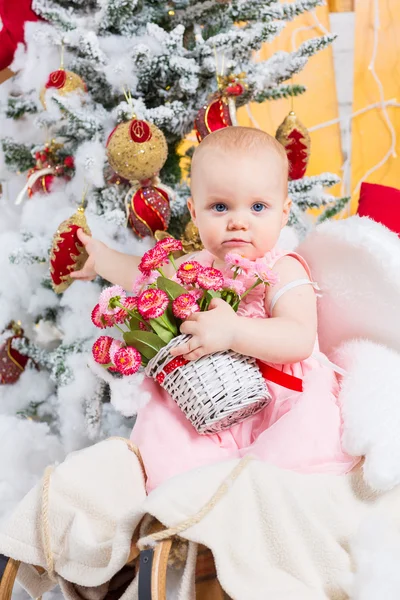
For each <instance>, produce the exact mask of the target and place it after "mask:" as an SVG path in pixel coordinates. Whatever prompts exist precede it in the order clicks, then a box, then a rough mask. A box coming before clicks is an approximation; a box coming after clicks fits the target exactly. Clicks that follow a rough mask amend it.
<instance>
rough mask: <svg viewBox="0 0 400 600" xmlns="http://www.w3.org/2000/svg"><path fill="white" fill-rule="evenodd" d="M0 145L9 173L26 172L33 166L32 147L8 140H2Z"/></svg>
mask: <svg viewBox="0 0 400 600" xmlns="http://www.w3.org/2000/svg"><path fill="white" fill-rule="evenodd" d="M1 145H2V148H3V152H4V159H5V163H6V165H7V167H8V168H9V169H10V171H14V172H17V171H28V169H31V168H32V167H33V166H34V165H35V159H34V158H33V156H32V153H31V150H32V147H33V146H32V145H30V146H28V145H26V144H18V143H17V142H14V141H13V140H11V139H10V138H3V139H2V140H1Z"/></svg>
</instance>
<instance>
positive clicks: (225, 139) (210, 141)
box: [191, 126, 289, 188]
mask: <svg viewBox="0 0 400 600" xmlns="http://www.w3.org/2000/svg"><path fill="white" fill-rule="evenodd" d="M214 148H221V149H223V150H227V151H232V150H233V151H237V150H246V151H249V152H251V151H254V150H255V151H257V150H260V149H263V148H264V149H266V150H272V151H273V152H275V153H276V154H277V155H278V156H279V158H280V159H281V161H282V168H283V172H284V177H285V186H286V188H287V179H288V171H289V163H288V158H287V155H286V151H285V149H284V147H283V146H282V144H280V143H279V142H278V141H277V140H276V139H275V138H274V137H272V135H269V133H267V132H266V131H262V130H261V129H255V128H254V127H240V126H230V127H225V128H224V129H218V130H217V131H214V132H213V133H210V134H209V135H207V137H205V138H204V140H203V141H202V142H201V143H200V144H199V145H198V146H197V148H196V150H195V151H194V154H193V158H192V165H191V173H192V178H193V173H194V171H195V169H196V164H197V163H198V161H199V158H200V157H201V156H202V154H204V152H206V151H207V150H212V149H214Z"/></svg>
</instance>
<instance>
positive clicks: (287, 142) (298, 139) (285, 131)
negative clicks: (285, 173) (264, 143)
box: [275, 110, 311, 180]
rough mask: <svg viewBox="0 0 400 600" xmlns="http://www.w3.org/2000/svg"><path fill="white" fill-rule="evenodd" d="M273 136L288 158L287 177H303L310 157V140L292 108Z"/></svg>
mask: <svg viewBox="0 0 400 600" xmlns="http://www.w3.org/2000/svg"><path fill="white" fill-rule="evenodd" d="M275 137H276V139H277V140H278V142H280V143H281V144H282V146H283V147H284V148H285V150H286V154H287V157H288V160H289V179H291V180H293V179H301V178H302V177H304V175H305V172H306V170H307V165H308V160H309V157H310V146H311V140H310V134H309V133H308V131H307V129H306V127H305V126H304V125H303V124H302V123H301V121H300V120H299V119H298V118H297V115H296V113H295V112H294V111H293V110H291V111H290V113H289V114H288V116H287V117H286V118H285V119H284V121H283V122H282V123H281V125H279V127H278V129H277V132H276V135H275Z"/></svg>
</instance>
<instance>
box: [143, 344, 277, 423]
mask: <svg viewBox="0 0 400 600" xmlns="http://www.w3.org/2000/svg"><path fill="white" fill-rule="evenodd" d="M189 338H190V336H188V335H180V336H178V337H176V338H174V339H173V340H171V342H170V343H169V344H168V345H167V346H165V347H164V348H162V349H161V350H160V351H159V352H158V354H157V355H156V356H155V357H154V358H152V359H151V360H150V362H149V364H148V365H147V367H146V375H148V376H149V377H153V379H156V380H157V381H159V383H160V384H161V386H162V387H163V388H164V389H165V390H166V391H167V392H168V393H169V394H170V395H171V397H172V398H173V399H174V400H175V402H176V403H177V404H178V406H179V408H180V409H181V410H182V411H183V412H184V414H185V416H186V418H187V419H188V420H189V421H190V422H191V424H192V425H193V427H194V428H195V429H196V431H197V432H198V433H216V432H218V431H221V430H223V429H228V428H229V427H231V426H232V425H235V424H236V423H240V422H241V421H244V419H247V417H250V416H251V415H254V414H255V413H257V412H258V411H260V410H261V409H262V408H264V407H265V406H266V405H267V404H268V403H269V402H270V400H271V396H270V393H269V391H268V388H267V385H266V383H265V380H264V379H263V377H262V375H261V373H260V370H259V368H258V366H257V364H256V360H255V359H254V358H250V357H248V356H243V355H242V354H238V353H237V352H232V351H231V350H227V351H225V352H216V353H214V354H210V355H208V356H204V357H203V358H199V359H198V360H194V361H191V362H189V363H188V364H186V365H183V366H180V367H178V368H176V369H174V370H173V371H172V372H171V373H166V372H165V371H164V367H165V366H166V365H168V364H169V363H170V362H171V361H172V360H173V357H172V356H171V354H170V353H169V352H170V350H171V348H173V347H174V346H177V345H178V344H182V343H183V342H185V341H186V340H188V339H189ZM167 371H168V369H167ZM160 379H163V381H162V382H161V381H160Z"/></svg>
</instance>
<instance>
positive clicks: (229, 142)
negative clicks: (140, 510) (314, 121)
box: [72, 127, 359, 490]
mask: <svg viewBox="0 0 400 600" xmlns="http://www.w3.org/2000/svg"><path fill="white" fill-rule="evenodd" d="M287 187H288V163H287V157H286V153H285V151H284V149H283V147H282V146H281V145H280V144H279V143H278V142H277V141H276V140H275V139H274V138H273V137H271V136H270V135H268V134H267V133H265V132H263V131H260V130H257V129H251V128H247V127H227V128H225V129H221V130H219V131H217V132H215V133H212V134H210V135H208V136H207V137H206V138H205V139H204V140H203V141H202V142H201V144H200V145H199V146H198V148H197V149H196V151H195V153H194V156H193V161H192V171H191V193H192V197H191V198H189V200H188V207H189V210H190V213H191V216H192V219H193V221H194V223H195V224H196V225H197V227H198V230H199V234H200V238H201V240H202V243H203V245H204V248H205V249H204V250H203V251H201V252H198V253H196V254H193V255H191V256H190V258H188V257H182V258H181V259H180V260H178V261H177V263H178V265H179V264H180V263H182V262H185V261H187V260H191V259H195V260H196V261H198V262H199V263H200V264H202V265H204V266H214V267H216V268H218V269H220V270H221V271H223V272H224V273H225V274H226V275H229V272H228V271H227V267H226V265H225V261H224V259H225V256H226V254H228V253H231V252H234V253H237V254H240V255H241V256H243V257H245V258H247V259H250V260H252V261H254V260H256V259H260V258H263V260H265V264H266V266H268V267H269V268H271V269H272V270H273V271H274V272H275V273H276V275H277V276H278V283H277V284H276V285H275V286H273V287H266V286H258V287H256V288H254V290H253V291H252V292H251V293H249V294H248V295H247V296H246V297H245V298H244V299H243V301H242V302H241V304H240V306H239V310H238V312H237V313H235V312H234V310H233V309H232V308H231V307H230V306H229V305H228V304H227V303H226V302H224V301H223V300H220V299H214V300H213V301H212V303H211V305H210V310H209V311H207V312H198V313H194V314H193V315H191V316H190V317H189V318H188V319H187V320H186V321H185V322H184V323H183V324H182V326H181V332H182V333H185V334H190V335H191V338H190V340H189V341H188V342H187V343H185V344H181V345H180V346H178V347H176V348H174V349H173V350H172V351H171V354H173V355H174V356H177V355H183V356H184V357H185V358H186V359H188V360H195V359H198V358H200V357H201V356H204V355H206V354H210V353H212V352H218V351H222V350H227V349H231V350H234V351H236V352H239V353H241V354H244V355H248V356H252V357H255V358H257V359H259V360H260V361H262V362H263V363H265V364H266V365H268V366H269V367H270V369H269V371H267V373H269V376H268V375H267V378H268V379H269V380H268V381H267V384H268V388H269V391H270V393H271V396H272V400H271V402H270V404H269V405H268V406H267V407H266V408H264V409H263V410H262V411H261V412H259V413H257V414H256V415H253V416H252V417H249V418H248V419H247V420H245V421H244V422H242V423H239V424H237V425H234V426H232V427H231V428H230V429H228V430H225V431H222V432H219V433H216V434H212V435H199V434H198V433H197V432H196V431H195V429H194V428H193V427H192V425H191V424H190V423H189V421H187V420H186V418H185V416H184V415H183V413H182V412H181V411H180V409H179V408H178V406H177V405H176V403H175V402H174V401H173V400H172V398H171V397H170V396H169V395H168V394H167V392H166V391H165V390H163V389H162V388H161V387H160V386H158V384H157V383H156V382H154V381H153V380H148V381H147V382H146V385H147V386H148V389H150V391H151V400H150V401H149V403H148V404H147V405H146V406H145V407H144V408H142V409H141V410H140V411H139V414H138V417H137V420H136V423H135V426H134V429H133V432H132V436H131V439H132V441H133V442H134V443H135V444H136V445H137V446H138V447H139V449H140V452H141V455H142V457H143V461H144V464H145V467H146V472H147V475H148V482H147V487H148V489H149V490H151V489H153V488H155V487H156V486H158V485H159V484H160V483H162V482H163V481H164V480H166V479H168V478H170V477H171V476H173V475H175V474H178V473H181V472H184V471H186V470H189V469H192V468H195V467H199V466H201V465H205V464H209V463H211V462H217V461H220V460H224V459H229V458H238V457H242V456H243V455H245V454H248V453H251V454H252V455H253V456H256V457H257V458H259V459H260V460H264V461H266V462H269V463H271V464H274V465H276V466H278V467H281V468H284V469H291V470H295V471H299V472H302V473H334V474H338V475H339V474H343V473H346V472H348V471H349V470H351V469H352V468H353V467H354V465H355V464H356V463H357V462H358V460H359V459H358V458H355V457H351V456H348V455H347V454H346V453H345V452H344V451H343V450H342V447H341V429H342V420H341V414H340V406H339V403H338V382H337V379H336V375H335V373H334V372H333V371H332V370H331V368H330V367H329V366H326V362H327V361H325V362H324V361H323V360H320V359H321V353H320V352H319V349H318V339H317V309H316V298H315V291H314V287H315V286H316V284H315V283H314V282H313V281H312V278H311V274H310V270H309V268H308V265H307V264H306V262H305V260H304V259H303V258H302V257H301V256H299V255H298V254H296V253H294V252H287V251H283V250H280V249H279V248H277V246H276V244H277V242H278V238H279V234H280V231H281V229H282V227H284V226H285V225H286V223H287V221H288V217H289V212H290V205H291V201H290V199H289V198H288V195H287V192H288V190H287ZM79 237H80V240H81V241H82V243H83V244H84V245H85V247H86V250H87V252H88V255H89V258H88V260H87V262H86V264H85V265H84V267H83V269H81V270H80V271H77V272H75V273H73V274H72V276H73V277H75V278H76V279H83V280H91V279H93V278H94V277H95V276H96V275H101V276H102V277H103V278H104V279H106V280H108V281H110V282H111V283H113V284H119V285H121V286H122V287H123V288H124V289H126V290H128V291H130V290H132V287H133V282H134V280H135V278H136V277H137V276H138V275H139V271H138V265H139V262H140V257H136V256H129V255H125V254H121V253H119V252H116V251H115V250H112V249H110V248H108V247H107V246H106V245H104V244H103V243H101V242H99V241H98V240H95V239H93V238H91V237H90V236H87V235H86V234H85V233H84V232H83V231H82V230H80V232H79ZM172 274H173V271H172V270H171V272H170V275H172ZM241 277H242V278H243V279H245V277H246V276H245V274H243V275H241ZM246 287H247V286H246ZM271 367H272V368H271Z"/></svg>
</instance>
